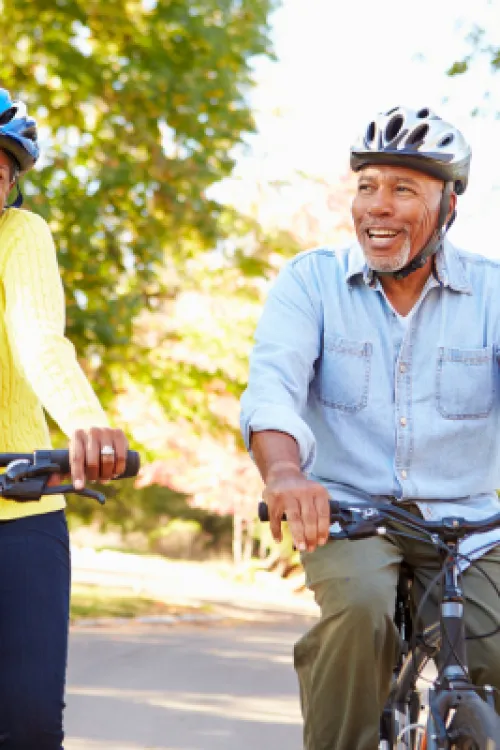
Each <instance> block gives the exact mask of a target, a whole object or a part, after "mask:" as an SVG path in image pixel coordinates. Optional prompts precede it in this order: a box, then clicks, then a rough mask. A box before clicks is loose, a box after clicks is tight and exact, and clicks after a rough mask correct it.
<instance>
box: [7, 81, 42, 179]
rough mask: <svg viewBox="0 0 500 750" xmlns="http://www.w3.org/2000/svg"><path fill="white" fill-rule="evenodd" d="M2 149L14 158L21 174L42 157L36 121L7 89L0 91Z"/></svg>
mask: <svg viewBox="0 0 500 750" xmlns="http://www.w3.org/2000/svg"><path fill="white" fill-rule="evenodd" d="M0 149H2V150H3V151H5V152H6V153H8V154H9V156H12V157H13V159H14V161H15V163H16V166H17V167H18V169H19V173H20V174H24V173H25V172H28V170H30V169H31V168H32V167H33V166H34V164H35V162H36V160H37V159H38V157H39V155H40V149H39V147H38V140H37V131H36V122H35V120H34V119H33V118H32V117H28V116H27V113H26V107H25V105H24V104H23V103H22V102H16V101H12V100H11V98H10V94H9V92H8V91H6V90H5V89H0Z"/></svg>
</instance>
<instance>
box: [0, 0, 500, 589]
mask: <svg viewBox="0 0 500 750" xmlns="http://www.w3.org/2000/svg"><path fill="white" fill-rule="evenodd" d="M0 6H1V8H2V14H1V17H0V31H1V38H2V49H3V54H2V60H1V62H0V83H1V85H2V86H4V87H6V88H7V89H9V90H10V91H11V93H12V94H13V96H15V97H19V98H21V99H23V100H25V101H26V102H27V104H28V108H29V111H30V113H31V114H32V115H34V116H35V117H36V118H37V119H38V121H39V124H40V131H41V146H42V153H43V158H42V160H41V163H40V165H39V166H37V169H36V171H34V172H32V173H30V175H29V177H27V178H26V179H25V180H24V190H25V193H26V207H27V208H29V209H30V210H32V211H35V212H38V213H40V214H42V215H43V216H44V217H45V218H46V219H47V221H48V222H49V224H50V227H51V229H52V231H53V234H54V237H55V241H56V246H57V249H58V257H59V263H60V267H61V272H62V276H63V281H64V285H65V290H66V300H67V332H68V336H69V338H70V339H71V340H72V341H73V342H74V344H75V346H76V348H77V351H78V354H79V357H80V361H81V363H82V366H83V367H84V369H85V371H86V373H87V374H88V377H89V379H90V380H91V382H92V384H93V386H94V388H95V390H96V392H97V393H98V395H99V397H100V398H101V400H102V402H103V403H104V405H105V407H106V409H107V410H108V411H109V412H110V414H111V415H112V418H113V421H114V423H115V424H116V425H123V426H125V428H126V430H127V432H128V434H129V436H130V439H131V443H132V445H133V446H134V447H135V448H138V449H139V450H140V451H141V453H142V455H143V464H144V468H143V470H142V473H141V476H140V478H139V480H138V481H137V482H136V483H130V484H129V485H128V486H126V487H124V488H120V489H117V488H115V487H110V488H108V495H109V496H110V500H109V503H108V505H107V506H106V508H105V509H104V510H101V509H100V508H95V507H93V506H91V505H90V504H88V503H85V504H84V503H82V502H81V501H80V500H74V499H72V500H71V501H70V506H69V517H70V522H71V528H72V534H73V540H74V544H75V545H76V546H84V547H88V546H93V547H94V548H96V547H99V548H103V547H106V548H115V549H121V550H122V551H129V552H130V551H131V552H135V553H141V554H145V553H153V554H157V555H162V556H165V557H166V558H169V559H189V560H198V561H203V560H212V561H214V560H217V561H226V562H227V563H228V564H229V565H232V564H233V562H234V563H235V564H236V566H237V568H238V569H239V570H240V572H241V570H243V569H244V570H246V571H247V573H248V575H251V571H253V570H254V568H257V569H258V568H260V569H265V570H276V571H278V573H279V574H280V575H285V576H286V575H287V574H289V573H292V572H295V573H297V574H298V575H299V578H298V579H297V589H300V587H301V582H300V571H299V569H298V566H297V564H296V560H294V559H293V556H292V553H291V550H290V548H289V546H288V547H287V545H285V546H284V547H283V548H282V549H281V550H276V549H275V548H274V547H273V545H272V544H271V542H270V540H269V538H268V536H267V532H266V530H265V529H262V528H260V527H259V526H258V525H257V524H256V523H255V510H256V504H257V501H258V499H259V495H260V492H261V485H260V480H259V478H258V476H257V472H256V470H255V469H254V467H253V465H252V464H251V462H250V460H249V459H248V457H247V456H246V454H245V452H244V450H243V445H242V441H241V438H240V435H239V429H238V411H239V407H238V398H239V396H240V394H241V392H242V389H243V388H244V386H245V380H246V377H247V365H248V355H249V352H250V350H251V346H252V334H253V330H254V327H255V324H256V321H257V319H258V316H259V313H260V310H261V308H262V304H263V301H264V299H265V295H266V292H267V289H268V286H269V284H270V283H271V282H272V280H273V278H274V277H275V276H276V273H277V272H278V270H279V268H280V267H281V266H282V264H283V263H284V262H285V260H286V259H287V258H289V257H290V256H292V255H293V254H294V253H297V252H299V251H300V250H301V249H303V248H306V247H310V246H313V245H318V244H323V243H329V244H336V243H344V242H347V241H348V240H349V237H350V236H351V227H350V200H351V196H352V189H353V181H352V178H351V176H350V174H349V168H348V153H349V145H350V143H351V141H352V140H353V138H354V137H355V135H356V134H357V133H358V131H360V130H361V129H363V128H364V127H365V123H366V122H367V121H368V120H369V118H371V117H372V114H373V113H374V112H377V111H380V110H383V109H388V108H391V107H393V106H396V105H398V104H403V105H408V106H413V107H423V106H430V107H431V108H433V109H435V110H436V111H437V112H438V113H439V114H440V115H441V116H442V117H443V118H448V119H450V120H451V121H452V122H454V123H455V124H457V125H458V126H459V127H460V128H461V129H462V130H463V132H464V134H465V136H466V137H467V138H468V139H469V140H470V142H471V144H472V149H473V161H472V176H471V182H470V188H469V190H468V192H467V194H466V195H465V196H464V197H463V198H461V199H460V205H459V219H458V222H457V223H456V225H455V227H454V228H453V230H452V238H453V240H454V241H455V242H456V243H457V244H459V245H461V246H464V247H466V248H467V249H468V250H472V251H477V252H481V253H484V254H486V255H488V256H491V257H500V241H499V239H498V237H499V233H498V226H497V216H498V209H499V205H500V202H499V198H500V174H499V172H500V159H499V155H498V153H499V152H498V148H499V147H498V144H499V141H500V138H499V136H500V119H499V118H500V74H499V70H500V2H498V0H476V1H475V3H474V4H472V3H470V2H468V1H467V0H440V1H439V2H435V0H421V1H420V2H419V3H418V4H417V5H414V4H403V3H401V2H396V0H384V2H381V3H366V2H365V0H351V2H349V3H347V4H343V5H342V7H340V5H339V4H338V3H334V2H332V0H283V2H281V3H280V2H276V0H217V1H216V0H106V2H103V0H85V2H84V1H83V0H58V1H57V2H53V3H46V2H45V1H44V0H29V1H26V0H25V1H24V2H23V1H20V0H16V2H14V1H13V0H3V1H2V2H0ZM52 427H53V433H54V441H55V443H56V444H62V443H63V442H64V438H63V436H61V435H60V434H59V433H58V431H57V426H56V425H53V426H52ZM75 559H76V558H75ZM252 560H255V561H257V562H256V563H255V565H254V564H253V563H252ZM245 566H246V567H245Z"/></svg>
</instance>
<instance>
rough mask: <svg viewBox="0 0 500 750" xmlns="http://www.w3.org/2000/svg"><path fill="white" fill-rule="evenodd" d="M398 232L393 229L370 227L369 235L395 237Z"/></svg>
mask: <svg viewBox="0 0 500 750" xmlns="http://www.w3.org/2000/svg"><path fill="white" fill-rule="evenodd" d="M397 234H398V232H396V231H394V230H393V229H369V230H368V235H369V236H370V237H395V236H396V235H397Z"/></svg>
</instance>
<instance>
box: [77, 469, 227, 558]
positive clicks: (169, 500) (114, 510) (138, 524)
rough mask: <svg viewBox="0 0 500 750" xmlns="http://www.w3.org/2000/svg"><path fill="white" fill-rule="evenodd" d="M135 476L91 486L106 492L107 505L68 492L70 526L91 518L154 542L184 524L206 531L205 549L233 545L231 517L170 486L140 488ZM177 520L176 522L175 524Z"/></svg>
mask: <svg viewBox="0 0 500 750" xmlns="http://www.w3.org/2000/svg"><path fill="white" fill-rule="evenodd" d="M134 481H135V480H134V479H123V480H120V482H116V483H113V482H110V483H108V484H106V485H104V486H102V485H99V484H95V485H92V488H93V489H94V488H95V489H97V490H100V491H101V492H103V493H104V495H105V496H106V505H105V506H104V509H103V508H102V507H101V506H99V505H97V504H96V503H95V502H93V501H92V500H90V499H86V498H82V497H79V496H78V495H68V496H67V515H68V519H69V524H70V527H71V528H76V527H77V526H78V525H80V524H82V523H84V524H88V523H90V522H91V521H93V522H94V523H95V522H98V524H99V525H100V527H101V528H102V529H103V530H106V529H108V528H119V529H120V530H121V532H122V533H123V534H134V533H137V532H139V533H140V534H143V535H145V536H147V537H148V538H149V539H150V540H151V541H152V542H153V543H154V542H155V541H156V540H157V539H158V538H160V537H161V536H162V535H168V534H171V533H172V532H175V531H176V529H179V528H180V527H181V526H182V527H183V528H195V529H196V530H200V531H201V532H203V534H204V544H203V550H204V551H210V549H211V548H212V547H213V548H220V547H221V545H224V544H225V545H226V546H228V545H229V546H230V538H231V528H232V518H231V517H229V516H220V515H217V514H214V513H210V512H208V511H206V510H203V509H202V508H194V507H192V506H191V505H189V503H188V496H187V495H185V494H183V493H181V492H176V491H175V490H171V489H169V488H168V487H161V486H159V485H155V484H153V485H150V486H149V487H143V488H140V489H137V488H135V487H134ZM176 524H177V526H176Z"/></svg>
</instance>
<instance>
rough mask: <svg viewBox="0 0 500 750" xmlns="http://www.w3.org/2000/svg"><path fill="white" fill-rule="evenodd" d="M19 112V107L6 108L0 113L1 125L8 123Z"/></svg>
mask: <svg viewBox="0 0 500 750" xmlns="http://www.w3.org/2000/svg"><path fill="white" fill-rule="evenodd" d="M16 112H17V107H9V109H6V110H5V112H2V114H1V115H0V126H1V125H6V124H7V123H8V122H10V121H11V120H12V119H13V118H14V117H15V116H16Z"/></svg>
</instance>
